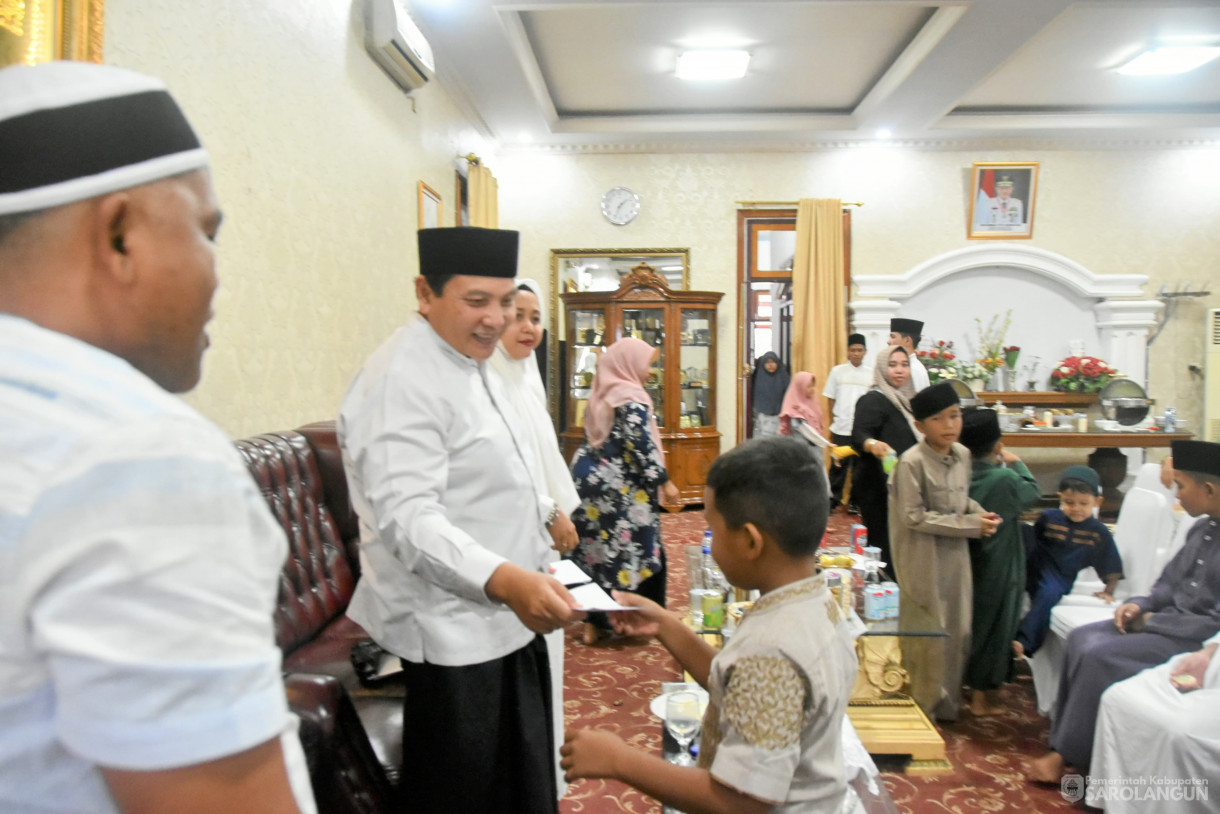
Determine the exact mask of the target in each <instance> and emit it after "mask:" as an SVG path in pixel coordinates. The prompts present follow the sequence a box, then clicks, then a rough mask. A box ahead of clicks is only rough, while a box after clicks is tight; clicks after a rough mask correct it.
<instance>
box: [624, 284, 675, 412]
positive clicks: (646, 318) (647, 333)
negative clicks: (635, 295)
mask: <svg viewBox="0 0 1220 814" xmlns="http://www.w3.org/2000/svg"><path fill="white" fill-rule="evenodd" d="M621 335H622V336H624V337H627V336H634V337H635V338H636V339H642V340H644V341H645V342H647V343H648V344H649V345H652V346H653V347H654V348H657V349H658V351H659V354H658V356H657V360H656V361H655V362H653V364H652V371H651V373H649V375H648V382H647V383H646V384H645V385H644V389H645V390H647V391H648V395H649V396H650V397H651V398H652V408H653V412H654V413H655V414H656V416H657V426H658V427H664V426H665V309H664V308H630V307H624V308H623V323H622V334H621Z"/></svg>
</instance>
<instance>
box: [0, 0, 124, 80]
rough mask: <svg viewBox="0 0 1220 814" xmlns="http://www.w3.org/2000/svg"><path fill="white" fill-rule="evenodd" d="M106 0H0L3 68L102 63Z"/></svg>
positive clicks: (0, 52)
mask: <svg viewBox="0 0 1220 814" xmlns="http://www.w3.org/2000/svg"><path fill="white" fill-rule="evenodd" d="M105 13H106V2H105V0H0V67H5V66H8V65H36V64H38V63H40V62H51V61H53V60H57V59H71V60H76V61H78V62H96V63H98V64H101V62H102V45H103V36H104V33H105V28H106V18H105Z"/></svg>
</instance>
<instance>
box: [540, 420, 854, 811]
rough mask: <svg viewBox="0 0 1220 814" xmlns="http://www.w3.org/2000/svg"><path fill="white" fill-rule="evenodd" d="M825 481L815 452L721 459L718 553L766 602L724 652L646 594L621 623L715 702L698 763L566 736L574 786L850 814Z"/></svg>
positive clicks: (845, 657)
mask: <svg viewBox="0 0 1220 814" xmlns="http://www.w3.org/2000/svg"><path fill="white" fill-rule="evenodd" d="M826 493H827V490H826V479H825V476H824V474H823V471H822V467H821V463H820V461H818V460H817V459H816V458H815V457H814V455H813V454H812V452H811V451H810V449H809V447H808V445H807V444H805V443H803V442H801V441H798V440H796V439H793V438H789V437H778V438H776V437H772V438H763V439H754V440H752V441H747V442H746V443H744V444H741V445H739V446H737V447H736V448H734V449H733V450H732V451H731V452H728V453H726V454H724V455H721V456H720V457H719V458H717V459H716V462H715V463H714V464H713V465H712V468H711V469H710V470H709V471H708V476H707V488H706V489H705V490H704V505H705V506H706V513H707V519H708V524H709V525H710V526H711V529H712V553H713V555H714V557H715V558H716V562H717V563H718V564H719V565H720V567H721V569H722V570H723V571H724V574H725V576H726V577H728V579H729V581H730V582H731V583H732V584H734V585H736V586H738V587H742V588H756V589H759V590H761V591H762V592H763V595H762V598H761V599H759V600H758V601H757V602H755V603H754V606H753V608H751V609H750V610H749V611H747V613H746V614H745V616H744V618H743V619H742V620H741V623H740V624H739V625H738V627H737V633H736V635H734V636H733V638H732V639H731V640H729V642H728V644H726V645H725V646H724V649H723V650H722V651H720V652H719V653H717V652H716V651H715V650H714V649H713V648H712V647H711V645H709V644H707V643H706V642H704V641H703V640H702V639H700V638H699V637H698V636H697V635H695V633H694V631H692V630H691V629H690V628H689V627H687V626H686V624H685V623H684V622H683V621H682V620H681V619H680V618H678V617H677V616H675V615H673V614H670V613H667V612H666V611H665V610H664V609H663V608H661V607H660V606H658V605H657V604H656V603H654V602H652V601H650V600H648V599H645V598H644V597H641V596H639V595H638V594H627V593H620V592H617V591H616V592H615V598H616V599H618V601H619V602H621V603H623V604H625V605H631V606H633V607H634V608H636V611H635V612H634V613H623V614H617V615H614V616H613V621H614V623H615V626H616V627H617V628H618V629H619V631H620V632H623V633H628V634H630V635H654V636H657V637H659V638H660V640H661V643H662V644H664V645H665V647H666V648H667V649H668V650H669V651H670V652H671V653H672V654H673V655H674V657H675V658H676V659H677V660H678V661H679V663H680V664H681V665H682V667H683V668H685V669H686V670H687V671H688V672H689V673H690V674H691V675H692V676H694V677H695V680H696V681H698V682H699V683H700V684H702V685H703V686H705V687H706V688H707V690H708V692H709V695H710V700H709V705H708V708H707V711H706V713H705V714H704V717H703V735H702V742H701V744H700V751H699V762H698V765H697V766H694V767H686V766H677V765H674V764H671V763H668V762H667V761H665V760H664V759H663V758H661V757H658V756H655V755H647V754H644V753H642V752H639V751H638V750H635V749H633V748H631V747H630V746H628V745H627V744H626V743H625V742H624V741H622V740H621V739H620V738H618V737H617V736H616V735H613V734H611V733H609V732H600V731H597V730H591V729H584V730H579V731H571V732H569V733H568V736H567V742H566V743H565V744H564V747H563V748H562V749H561V750H560V754H561V755H563V760H562V765H563V767H564V769H565V770H566V772H567V778H568V780H569V781H571V780H575V779H577V778H582V777H590V778H597V777H612V778H615V779H618V780H621V781H623V782H625V783H629V784H631V785H633V786H635V787H637V788H639V789H640V790H641V791H643V792H644V793H646V794H649V795H651V796H653V797H655V798H657V799H658V800H660V801H661V802H663V803H665V804H666V805H670V806H673V807H675V808H678V809H681V810H683V811H723V812H733V814H763V812H797V811H800V812H807V813H808V812H839V811H843V810H850V809H851V807H852V804H853V802H854V801H855V796H854V793H852V792H850V791H849V790H848V789H847V783H846V779H845V774H844V769H843V754H842V746H841V741H840V734H841V730H842V726H843V717H844V715H845V714H846V709H847V701H848V697H849V695H850V693H851V688H852V682H853V681H854V678H855V674H856V668H857V662H856V656H855V650H854V644H853V639H854V637H853V636H852V635H851V632H850V629H849V628H850V626H849V625H848V623H847V622H846V620H845V619H844V618H843V617H842V615H841V614H840V611H839V605H838V604H837V603H836V602H835V600H834V597H833V595H832V594H831V593H830V591H829V589H828V588H827V587H826V582H825V580H824V579H823V577H822V576H821V574H819V573H818V569H817V565H816V560H815V554H816V552H817V548H818V545H819V544H820V542H821V537H822V532H823V531H824V530H825V528H826V516H827V512H826V506H827V499H826Z"/></svg>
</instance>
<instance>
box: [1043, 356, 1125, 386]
mask: <svg viewBox="0 0 1220 814" xmlns="http://www.w3.org/2000/svg"><path fill="white" fill-rule="evenodd" d="M1121 375H1122V374H1121V373H1119V372H1118V371H1117V370H1115V369H1114V368H1112V367H1110V366H1109V365H1108V364H1106V363H1105V362H1104V361H1103V360H1101V359H1098V358H1097V357H1096V356H1069V357H1067V358H1066V359H1063V360H1061V361H1060V362H1059V364H1057V365H1055V369H1054V370H1053V371H1051V389H1052V390H1058V391H1059V392H1061V393H1095V392H1097V391H1098V390H1100V389H1101V388H1103V387H1105V386H1106V385H1107V384H1108V383H1109V382H1110V380H1111V379H1113V378H1114V377H1115V376H1121Z"/></svg>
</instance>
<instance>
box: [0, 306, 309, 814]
mask: <svg viewBox="0 0 1220 814" xmlns="http://www.w3.org/2000/svg"><path fill="white" fill-rule="evenodd" d="M286 545H287V544H286V541H285V539H284V536H283V533H282V531H281V529H280V528H279V526H278V525H277V523H276V522H275V520H274V518H273V517H272V516H271V514H270V511H269V510H268V508H267V505H266V503H265V501H264V500H263V499H262V496H261V495H260V494H259V492H258V489H257V488H256V486H255V484H254V482H253V480H252V479H251V477H250V475H249V473H248V471H247V470H246V468H245V466H244V465H243V462H242V460H241V457H240V456H239V455H238V453H237V451H236V450H235V449H234V447H233V445H232V443H230V441H229V439H228V438H226V437H225V435H224V434H223V433H222V432H221V431H220V430H219V429H218V428H217V427H215V426H214V425H212V424H211V423H209V422H208V421H206V420H205V419H204V418H203V417H202V416H200V415H199V414H198V413H197V412H195V411H194V410H193V409H191V408H190V407H188V406H187V405H186V404H185V403H183V402H182V401H181V400H179V399H177V398H175V397H174V396H171V395H170V394H168V393H166V392H165V391H164V390H162V389H161V388H160V387H158V386H157V385H156V384H155V383H154V382H152V381H151V380H150V379H148V378H147V377H146V376H144V375H143V374H141V373H140V372H138V371H137V370H135V369H134V368H133V367H131V366H130V365H129V364H128V363H127V362H125V361H123V360H122V359H119V358H118V357H116V356H114V355H112V354H110V353H107V352H105V351H102V350H100V349H98V348H96V347H93V346H92V345H88V344H86V343H84V342H81V341H78V340H76V339H73V338H71V337H68V336H65V335H63V334H59V333H55V332H53V331H49V330H46V329H43V328H40V327H38V326H36V325H34V324H32V323H30V322H28V321H26V320H23V319H19V318H17V317H12V316H7V315H0V811H4V812H14V813H16V812H22V814H24V813H25V812H73V813H74V814H85V813H91V812H112V811H115V807H114V802H113V800H112V798H111V796H110V793H109V791H108V789H107V788H106V786H105V782H104V780H103V778H102V775H101V772H100V771H99V769H98V766H99V765H104V766H107V767H112V768H120V769H133V770H157V769H167V768H173V767H179V766H187V765H193V764H197V763H202V762H206V761H209V760H214V759H217V758H220V757H224V756H227V755H231V754H234V753H236V752H239V751H242V750H245V749H248V748H250V747H252V746H255V745H257V744H260V743H262V742H264V741H267V740H269V739H271V738H274V737H277V736H279V737H281V739H282V742H283V746H284V750H285V760H286V761H287V763H288V768H289V776H290V778H292V779H293V785H294V788H295V789H296V792H297V798H298V801H299V802H300V804H301V805H302V810H303V811H312V810H313V805H312V799H311V795H310V792H309V787H308V776H307V772H306V770H305V768H304V760H303V756H302V755H301V748H300V742H299V740H298V739H297V738H296V737H295V719H294V718H292V717H291V716H290V715H289V714H288V711H287V705H286V702H285V698H284V689H283V684H282V682H281V679H280V652H279V650H278V648H276V646H275V634H274V629H273V625H272V613H273V611H274V607H275V598H276V590H277V587H278V575H279V572H280V568H281V564H282V562H283V559H284V556H285V554H286V551H287V548H286Z"/></svg>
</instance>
